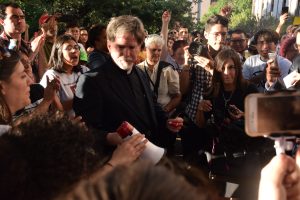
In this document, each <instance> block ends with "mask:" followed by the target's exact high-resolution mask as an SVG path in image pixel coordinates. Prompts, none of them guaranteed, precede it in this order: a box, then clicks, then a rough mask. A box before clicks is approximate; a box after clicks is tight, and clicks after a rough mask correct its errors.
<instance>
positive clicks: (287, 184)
mask: <svg viewBox="0 0 300 200" xmlns="http://www.w3.org/2000/svg"><path fill="white" fill-rule="evenodd" d="M299 166H300V151H299V150H298V152H297V156H296V160H294V159H293V158H291V157H290V156H287V155H284V154H281V155H278V156H275V157H274V158H273V159H272V160H271V161H270V162H269V164H267V165H266V166H265V167H264V168H263V169H262V171H261V178H260V183H259V193H258V200H265V199H272V200H292V199H293V200H294V199H300V169H299Z"/></svg>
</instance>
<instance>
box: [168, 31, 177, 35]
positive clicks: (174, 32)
mask: <svg viewBox="0 0 300 200" xmlns="http://www.w3.org/2000/svg"><path fill="white" fill-rule="evenodd" d="M176 33H177V32H176V31H170V32H169V34H172V35H174V34H176Z"/></svg>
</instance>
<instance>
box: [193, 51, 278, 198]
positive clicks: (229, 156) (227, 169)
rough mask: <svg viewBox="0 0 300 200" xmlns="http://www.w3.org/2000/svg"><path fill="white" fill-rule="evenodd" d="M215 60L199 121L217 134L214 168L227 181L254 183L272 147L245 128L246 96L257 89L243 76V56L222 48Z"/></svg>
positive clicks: (213, 147) (202, 101)
mask: <svg viewBox="0 0 300 200" xmlns="http://www.w3.org/2000/svg"><path fill="white" fill-rule="evenodd" d="M215 61H216V67H215V69H214V72H213V78H212V84H211V85H212V86H211V87H210V88H209V89H208V92H207V93H206V95H205V96H204V99H203V100H201V101H200V103H199V106H198V111H197V116H196V120H197V122H198V125H199V126H200V127H204V128H206V129H207V132H208V133H209V135H210V136H212V137H213V144H212V152H211V153H212V154H213V158H215V159H212V160H211V162H210V164H211V165H210V166H211V172H212V173H213V174H216V175H217V176H218V175H219V176H222V177H226V179H227V181H231V182H235V183H239V184H242V185H243V184H245V183H248V182H251V184H252V181H253V183H255V181H256V180H257V181H258V179H259V172H260V169H261V167H262V166H263V165H262V163H263V161H264V160H266V161H267V160H269V157H268V155H267V154H264V153H265V152H268V150H269V148H267V147H266V146H265V145H267V142H266V141H265V139H263V138H250V137H249V136H247V135H246V133H245V132H244V99H245V97H246V96H247V95H248V94H250V93H255V92H257V89H256V87H255V86H254V85H252V84H250V83H248V82H247V81H246V80H244V79H243V77H242V72H241V69H242V68H241V62H240V58H239V56H238V54H237V53H236V52H235V51H234V50H232V49H225V50H222V51H221V52H220V53H219V54H218V55H217V56H216V58H215ZM272 150H273V149H272V147H271V148H270V151H271V152H272ZM263 154H264V155H263ZM269 156H270V155H269ZM249 180H250V181H249ZM256 187H257V186H256V185H255V184H252V185H251V186H249V187H248V186H247V187H246V189H247V190H248V191H253V190H252V189H256ZM240 189H241V190H243V189H244V187H242V186H240ZM243 192H245V191H242V194H240V195H244V193H243ZM252 193H253V194H254V193H255V192H254V191H253V192H252ZM255 194H257V193H255ZM240 195H238V196H239V197H240ZM247 195H248V194H247V193H246V196H247ZM250 196H251V195H250ZM250 196H249V195H248V197H250ZM251 198H253V197H251ZM242 199H244V198H242Z"/></svg>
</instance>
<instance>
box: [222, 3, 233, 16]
mask: <svg viewBox="0 0 300 200" xmlns="http://www.w3.org/2000/svg"><path fill="white" fill-rule="evenodd" d="M231 13H232V8H231V6H228V5H227V6H224V7H223V8H221V10H220V15H221V16H223V17H227V18H229V17H230V15H231Z"/></svg>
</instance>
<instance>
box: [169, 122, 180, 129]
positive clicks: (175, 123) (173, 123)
mask: <svg viewBox="0 0 300 200" xmlns="http://www.w3.org/2000/svg"><path fill="white" fill-rule="evenodd" d="M169 124H170V125H171V126H172V127H174V128H177V127H178V126H179V122H176V121H169Z"/></svg>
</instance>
